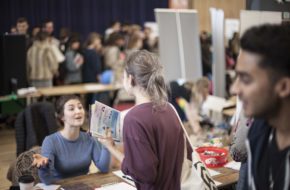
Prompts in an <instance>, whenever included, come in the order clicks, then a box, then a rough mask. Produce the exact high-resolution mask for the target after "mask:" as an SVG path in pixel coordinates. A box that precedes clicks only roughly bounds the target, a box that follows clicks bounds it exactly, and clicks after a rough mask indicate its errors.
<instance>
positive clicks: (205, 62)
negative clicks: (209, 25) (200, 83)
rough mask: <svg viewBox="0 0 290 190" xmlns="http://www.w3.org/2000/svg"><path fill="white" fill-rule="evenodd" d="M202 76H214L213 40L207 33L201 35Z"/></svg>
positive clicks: (203, 32)
mask: <svg viewBox="0 0 290 190" xmlns="http://www.w3.org/2000/svg"><path fill="white" fill-rule="evenodd" d="M200 45H201V59H202V75H203V76H208V77H210V76H211V75H212V53H211V39H210V36H209V34H208V33H207V32H206V31H202V32H201V34H200Z"/></svg>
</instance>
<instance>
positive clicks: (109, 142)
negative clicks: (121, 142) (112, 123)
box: [98, 128, 115, 149]
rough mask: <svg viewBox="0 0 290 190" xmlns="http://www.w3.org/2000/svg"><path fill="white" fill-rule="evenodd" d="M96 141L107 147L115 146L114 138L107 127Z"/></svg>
mask: <svg viewBox="0 0 290 190" xmlns="http://www.w3.org/2000/svg"><path fill="white" fill-rule="evenodd" d="M98 141H99V142H100V143H101V144H102V145H104V146H105V147H106V148H108V149H110V148H112V147H114V146H115V144H114V140H113V138H112V132H111V130H110V129H108V128H107V129H106V130H105V135H104V136H103V137H99V138H98Z"/></svg>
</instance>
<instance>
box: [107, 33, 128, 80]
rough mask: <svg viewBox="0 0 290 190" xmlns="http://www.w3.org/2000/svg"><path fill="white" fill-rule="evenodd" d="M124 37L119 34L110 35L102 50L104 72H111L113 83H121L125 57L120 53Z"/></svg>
mask: <svg viewBox="0 0 290 190" xmlns="http://www.w3.org/2000/svg"><path fill="white" fill-rule="evenodd" d="M124 43H125V41H124V36H123V35H121V34H119V33H112V34H111V35H110V37H109V39H108V42H107V46H106V47H105V49H104V62H105V70H106V69H109V70H112V71H113V80H112V81H113V83H117V84H118V83H121V81H122V75H123V69H124V60H125V55H124V53H123V52H122V51H121V48H122V47H123V46H124Z"/></svg>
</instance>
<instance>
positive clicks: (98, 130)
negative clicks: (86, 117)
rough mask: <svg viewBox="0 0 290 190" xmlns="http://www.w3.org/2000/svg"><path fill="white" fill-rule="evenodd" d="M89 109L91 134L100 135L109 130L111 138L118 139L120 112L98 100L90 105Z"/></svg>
mask: <svg viewBox="0 0 290 190" xmlns="http://www.w3.org/2000/svg"><path fill="white" fill-rule="evenodd" d="M90 109H91V110H90V118H91V119H90V132H91V133H92V135H93V136H94V137H102V136H105V134H106V132H107V131H111V134H112V138H113V139H114V140H115V141H120V140H121V129H120V112H119V111H118V110H116V109H114V108H111V107H109V106H107V105H105V104H103V103H101V102H98V101H96V102H95V104H93V105H91V107H90Z"/></svg>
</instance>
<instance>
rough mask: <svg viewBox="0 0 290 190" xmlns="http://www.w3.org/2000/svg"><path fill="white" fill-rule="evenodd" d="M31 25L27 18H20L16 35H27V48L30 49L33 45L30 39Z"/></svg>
mask: <svg viewBox="0 0 290 190" xmlns="http://www.w3.org/2000/svg"><path fill="white" fill-rule="evenodd" d="M28 29H29V24H28V21H27V19H26V18H25V17H20V18H18V19H17V22H16V31H17V32H16V33H17V34H21V35H25V39H26V48H27V49H28V48H29V47H30V46H31V45H32V41H31V39H30V36H29V34H28Z"/></svg>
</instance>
